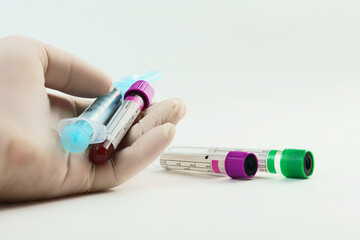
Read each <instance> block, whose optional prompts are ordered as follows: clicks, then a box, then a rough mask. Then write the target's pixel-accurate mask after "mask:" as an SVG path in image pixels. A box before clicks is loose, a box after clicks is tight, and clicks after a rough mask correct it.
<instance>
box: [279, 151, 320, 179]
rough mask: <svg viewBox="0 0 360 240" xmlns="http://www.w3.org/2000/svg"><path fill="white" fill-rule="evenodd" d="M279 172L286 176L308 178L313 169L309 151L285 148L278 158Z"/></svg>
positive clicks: (312, 159) (311, 155)
mask: <svg viewBox="0 0 360 240" xmlns="http://www.w3.org/2000/svg"><path fill="white" fill-rule="evenodd" d="M280 167H281V173H282V174H283V175H284V176H285V177H287V178H308V177H309V176H311V174H312V173H313V171H314V156H313V154H312V152H311V151H308V150H299V149H285V150H284V151H283V152H282V154H281V160H280Z"/></svg>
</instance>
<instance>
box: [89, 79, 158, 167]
mask: <svg viewBox="0 0 360 240" xmlns="http://www.w3.org/2000/svg"><path fill="white" fill-rule="evenodd" d="M140 79H142V78H140ZM153 96H154V89H153V87H152V86H151V85H150V84H149V83H148V82H146V81H143V80H140V81H137V82H135V83H134V84H133V85H132V86H131V87H130V88H129V90H128V91H127V92H126V93H125V95H124V102H123V104H122V105H121V107H120V108H119V109H118V110H117V111H116V112H115V113H114V115H113V116H112V118H111V119H110V121H109V123H108V124H107V125H106V131H107V138H106V140H105V141H104V142H103V143H100V144H96V145H93V146H92V147H91V148H90V151H89V159H90V161H92V162H94V163H97V164H102V163H105V162H106V161H107V160H108V159H109V158H110V157H111V155H112V154H113V152H114V151H115V149H116V148H117V146H118V145H119V143H120V142H121V140H122V139H123V137H124V136H125V134H126V133H127V131H128V130H129V129H130V127H131V125H132V124H133V123H134V121H135V119H136V118H137V116H138V115H139V113H140V112H141V111H142V110H144V109H146V108H147V107H149V106H150V103H151V101H152V98H153Z"/></svg>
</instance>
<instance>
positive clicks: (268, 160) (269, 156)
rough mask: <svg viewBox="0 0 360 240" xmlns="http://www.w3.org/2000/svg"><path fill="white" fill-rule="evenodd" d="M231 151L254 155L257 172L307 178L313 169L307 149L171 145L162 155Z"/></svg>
mask: <svg viewBox="0 0 360 240" xmlns="http://www.w3.org/2000/svg"><path fill="white" fill-rule="evenodd" d="M231 151H242V152H249V153H253V154H255V155H256V157H257V159H258V164H259V172H265V173H278V174H282V175H284V176H285V177H287V178H309V177H310V176H311V175H312V173H313V171H314V156H313V154H312V152H311V151H309V150H301V149H285V150H283V151H280V150H261V149H246V148H218V147H215V148H204V147H171V148H169V150H168V151H166V152H165V153H164V154H163V155H162V156H169V154H172V156H177V157H178V158H179V159H186V158H189V157H191V156H197V155H198V153H199V152H201V153H202V154H205V155H204V156H205V157H206V156H211V154H227V153H228V152H231ZM164 160H166V159H165V158H163V157H161V159H160V163H161V165H162V166H163V167H164V168H167V169H168V168H169V165H168V163H167V161H164Z"/></svg>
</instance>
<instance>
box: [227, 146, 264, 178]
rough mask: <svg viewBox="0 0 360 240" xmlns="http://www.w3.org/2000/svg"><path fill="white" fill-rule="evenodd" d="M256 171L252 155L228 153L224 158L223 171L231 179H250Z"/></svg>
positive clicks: (256, 165) (254, 157)
mask: <svg viewBox="0 0 360 240" xmlns="http://www.w3.org/2000/svg"><path fill="white" fill-rule="evenodd" d="M257 169H258V160H257V158H256V156H255V154H253V153H248V152H241V151H230V152H229V153H228V154H227V156H226V158H225V171H226V174H227V175H228V176H229V177H231V178H252V177H253V176H254V175H255V173H256V172H257Z"/></svg>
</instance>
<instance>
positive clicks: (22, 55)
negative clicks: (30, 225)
mask: <svg viewBox="0 0 360 240" xmlns="http://www.w3.org/2000/svg"><path fill="white" fill-rule="evenodd" d="M45 87H47V88H52V89H56V90H58V91H61V92H64V93H67V94H69V95H56V94H50V93H48V92H47V91H46V88H45ZM112 89H113V86H112V81H111V79H110V77H108V76H107V75H106V74H104V73H102V72H100V71H99V70H97V69H95V68H94V67H92V66H91V65H89V64H88V63H86V62H84V61H83V60H81V59H79V58H77V57H75V56H73V55H71V54H69V53H66V52H64V51H61V50H59V49H56V48H54V47H52V46H49V45H47V44H44V43H41V42H39V41H36V40H33V39H29V38H26V37H21V36H12V37H8V38H4V39H0V116H1V118H0V201H27V200H37V199H47V198H55V197H60V196H66V195H72V194H80V193H84V192H93V191H100V190H104V189H108V188H112V187H115V186H117V185H119V184H121V183H123V182H125V181H126V180H128V179H129V178H130V177H132V176H134V175H135V174H136V173H137V172H139V171H140V170H141V169H143V168H144V167H145V166H147V165H148V164H149V163H151V162H152V161H153V160H155V158H156V157H157V156H158V155H159V154H160V153H161V152H162V151H163V150H164V149H165V148H166V147H167V146H168V145H169V144H170V142H171V140H172V139H173V137H174V134H175V126H174V125H175V124H177V123H178V121H179V120H180V119H181V118H182V117H183V116H184V114H185V104H184V102H183V101H182V100H181V99H171V100H166V101H163V102H160V103H156V104H153V105H152V106H150V107H149V108H148V109H146V110H145V111H143V112H142V113H141V114H140V115H139V117H138V119H137V121H136V122H135V124H134V125H133V127H132V128H131V129H130V130H129V132H128V134H127V135H126V136H125V138H124V139H123V141H122V142H121V144H120V146H119V147H118V149H117V151H118V152H117V153H116V154H115V155H114V156H113V157H112V158H111V160H109V161H108V162H107V163H105V164H104V165H94V164H92V163H91V162H90V161H89V160H88V158H87V151H85V152H82V153H69V152H68V151H66V150H65V149H64V148H63V147H62V145H61V142H60V137H59V135H58V133H57V130H56V129H57V123H58V121H59V120H60V119H64V118H70V117H75V116H78V115H79V114H80V113H81V112H82V111H84V110H85V108H86V107H87V106H88V105H89V104H90V102H91V101H89V100H86V99H82V98H79V97H98V96H101V95H105V94H108V93H109V92H111V91H112ZM70 95H73V96H70ZM75 96H77V97H75Z"/></svg>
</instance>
